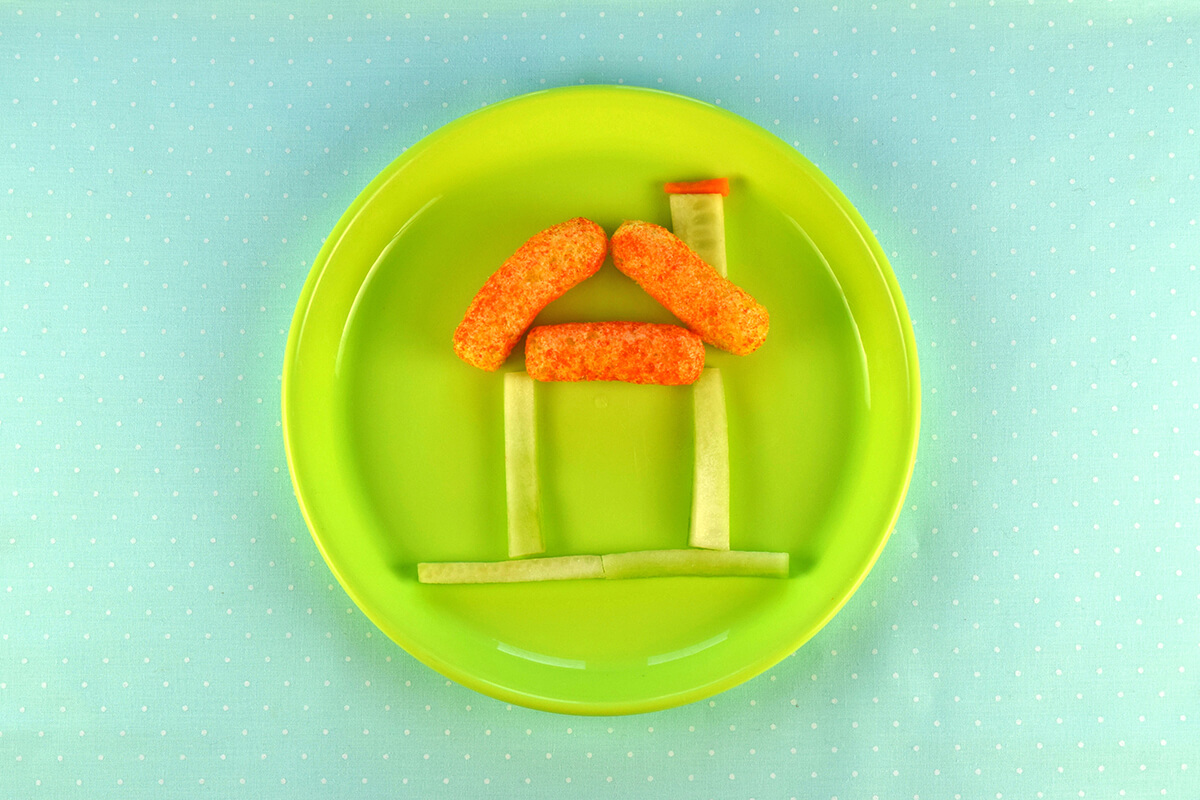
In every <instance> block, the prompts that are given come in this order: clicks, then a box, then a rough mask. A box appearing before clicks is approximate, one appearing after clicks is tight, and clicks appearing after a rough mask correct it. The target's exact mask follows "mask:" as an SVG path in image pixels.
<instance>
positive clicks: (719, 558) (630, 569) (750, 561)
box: [600, 550, 788, 580]
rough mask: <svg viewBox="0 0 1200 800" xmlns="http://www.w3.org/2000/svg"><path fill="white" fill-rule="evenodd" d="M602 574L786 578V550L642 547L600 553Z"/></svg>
mask: <svg viewBox="0 0 1200 800" xmlns="http://www.w3.org/2000/svg"><path fill="white" fill-rule="evenodd" d="M600 558H601V559H602V560H603V562H604V577H605V578H608V579H610V580H621V579H626V578H664V577H669V576H673V575H701V576H724V577H739V576H740V577H748V578H786V577H787V574H788V554H787V553H757V552H750V551H746V550H724V551H713V550H643V551H641V552H637V553H613V554H612V555H606V556H601V557H600Z"/></svg>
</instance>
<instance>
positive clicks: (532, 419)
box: [504, 372, 546, 558]
mask: <svg viewBox="0 0 1200 800" xmlns="http://www.w3.org/2000/svg"><path fill="white" fill-rule="evenodd" d="M533 386H534V384H533V378H530V377H529V375H528V374H527V373H524V372H509V373H507V374H506V375H505V376H504V482H505V488H506V490H507V494H508V557H509V558H518V557H520V556H528V555H533V554H534V553H541V552H543V551H545V549H546V544H545V542H544V541H543V540H542V526H541V521H540V519H539V517H540V514H539V500H538V495H539V492H538V471H537V415H536V406H535V404H534V392H533Z"/></svg>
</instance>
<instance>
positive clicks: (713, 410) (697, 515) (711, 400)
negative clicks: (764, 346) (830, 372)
mask: <svg viewBox="0 0 1200 800" xmlns="http://www.w3.org/2000/svg"><path fill="white" fill-rule="evenodd" d="M719 196H720V195H718V197H719ZM692 402H693V405H694V406H695V418H696V455H695V458H694V459H693V466H692V470H693V479H692V526H691V532H690V533H689V534H688V544H689V545H691V546H692V547H703V548H706V549H708V550H728V549H729V426H728V424H727V419H726V415H725V384H724V382H723V381H722V380H721V370H719V369H716V368H713V367H710V368H708V369H706V370H704V372H703V373H702V374H701V375H700V380H698V381H696V383H695V384H694V385H693V387H692Z"/></svg>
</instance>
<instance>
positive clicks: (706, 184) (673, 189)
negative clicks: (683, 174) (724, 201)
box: [663, 178, 729, 197]
mask: <svg viewBox="0 0 1200 800" xmlns="http://www.w3.org/2000/svg"><path fill="white" fill-rule="evenodd" d="M663 190H664V191H665V192H666V193H667V194H719V195H721V196H722V197H728V196H729V179H728V178H709V179H708V180H703V181H676V182H675V183H668V184H666V185H665V186H663Z"/></svg>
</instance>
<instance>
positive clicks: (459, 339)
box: [454, 217, 608, 370]
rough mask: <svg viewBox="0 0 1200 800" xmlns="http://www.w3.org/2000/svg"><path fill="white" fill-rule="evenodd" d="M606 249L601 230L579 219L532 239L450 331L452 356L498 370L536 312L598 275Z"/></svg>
mask: <svg viewBox="0 0 1200 800" xmlns="http://www.w3.org/2000/svg"><path fill="white" fill-rule="evenodd" d="M607 248H608V239H607V237H606V236H605V234H604V229H603V228H601V227H600V226H599V225H597V224H596V223H594V222H592V221H591V220H588V219H584V218H583V217H576V218H575V219H572V220H568V221H566V222H562V223H559V224H558V225H555V226H553V227H551V228H547V229H546V230H544V231H542V232H541V233H538V234H534V236H533V237H531V238H530V239H529V241H527V242H525V244H523V245H521V246H520V248H518V249H517V252H515V253H513V254H512V255H511V256H509V258H508V260H507V261H505V262H504V263H503V264H501V265H500V269H498V270H496V271H495V272H493V273H492V276H491V277H490V278H488V279H487V281H486V282H485V283H484V284H483V288H482V289H480V290H479V293H478V294H476V295H475V299H474V300H472V301H471V305H470V306H469V307H468V308H467V313H466V316H464V317H463V321H462V322H461V323H460V324H459V326H458V327H457V328H456V329H455V330H454V352H455V353H456V354H458V357H459V358H461V359H462V360H463V361H466V362H467V363H468V364H472V365H474V366H476V367H479V368H480V369H486V370H495V369H499V368H500V365H501V364H503V363H504V360H505V359H507V358H508V354H509V353H510V352H511V351H512V349H513V345H515V344H516V343H517V341H518V340H519V339H520V338H521V334H523V333H525V329H526V328H528V327H529V325H530V323H532V322H533V318H534V317H536V316H537V315H538V312H540V311H541V310H542V309H543V308H545V307H546V306H547V305H548V304H549V303H550V302H551V301H552V300H555V299H557V298H559V297H561V296H562V295H563V294H564V293H566V291H567V290H568V289H570V288H571V287H572V286H574V285H575V284H577V283H579V282H580V281H582V280H583V279H584V278H587V277H589V276H590V275H592V274H593V273H595V272H596V270H598V269H600V265H601V264H603V263H604V254H605V252H606V250H607Z"/></svg>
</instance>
